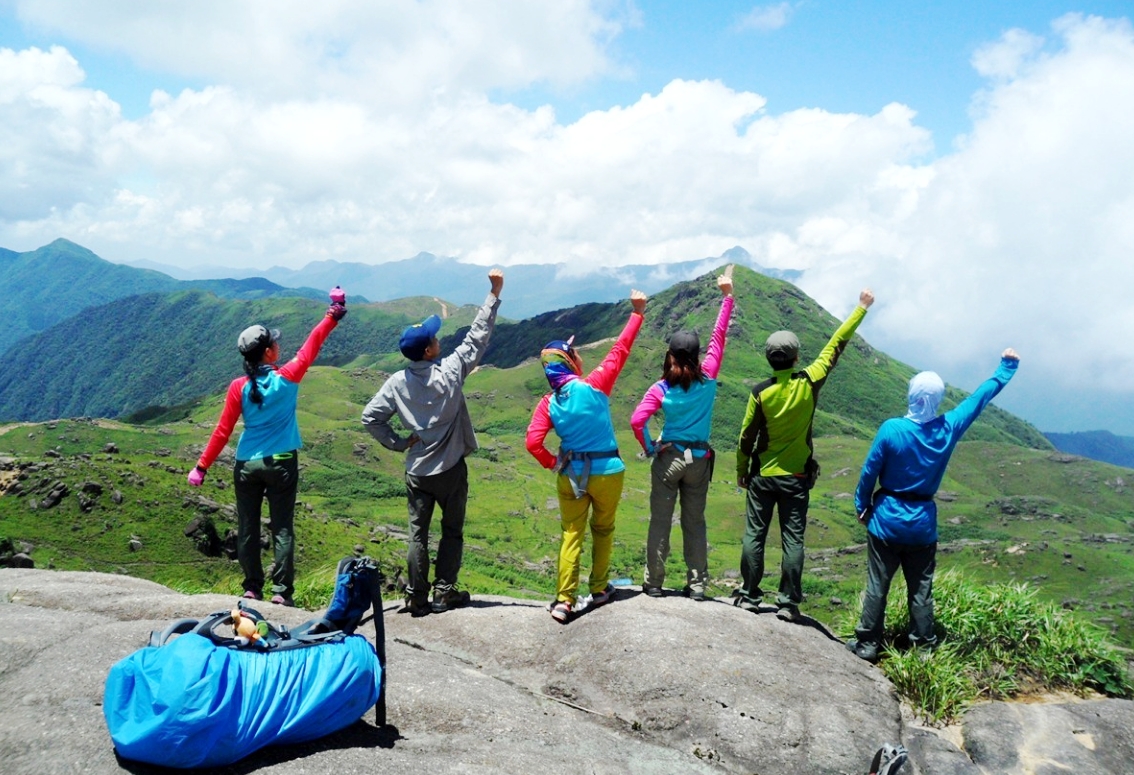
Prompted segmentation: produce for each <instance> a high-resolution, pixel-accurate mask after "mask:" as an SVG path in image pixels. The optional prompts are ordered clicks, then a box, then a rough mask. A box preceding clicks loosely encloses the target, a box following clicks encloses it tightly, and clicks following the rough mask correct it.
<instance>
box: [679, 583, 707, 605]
mask: <svg viewBox="0 0 1134 775" xmlns="http://www.w3.org/2000/svg"><path fill="white" fill-rule="evenodd" d="M681 594H682V595H684V596H685V597H687V598H689V599H690V600H696V601H697V602H698V603H700V602H702V601H703V600H704V599H705V590H704V589H698V588H697V587H685V588H684V589H683V590H681Z"/></svg>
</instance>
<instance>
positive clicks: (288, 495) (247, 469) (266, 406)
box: [189, 286, 346, 606]
mask: <svg viewBox="0 0 1134 775" xmlns="http://www.w3.org/2000/svg"><path fill="white" fill-rule="evenodd" d="M345 315H346V294H345V293H343V291H342V289H340V288H338V287H337V286H336V287H335V289H334V290H333V291H331V306H330V307H328V308H327V312H326V314H325V315H324V316H323V319H322V320H320V321H319V324H318V325H317V326H315V328H314V330H312V332H311V334H310V335H309V336H308V337H307V341H306V342H304V343H303V346H302V347H300V348H299V352H298V353H296V354H295V358H293V359H292V360H290V361H288V362H287V363H286V364H284V365H283V366H277V365H276V363H277V361H279V358H280V343H279V335H280V332H279V331H278V330H276V329H271V330H269V329H267V328H265V327H264V326H250V327H249V328H246V329H244V331H242V332H241V334H240V337H239V338H238V339H237V343H236V346H237V349H238V350H240V354H241V355H242V356H243V357H244V374H245V376H243V377H238V378H237V379H234V380H233V381H232V383H231V384H230V385H229V386H228V393H227V395H226V396H225V402H224V409H222V410H221V416H220V419H219V420H218V421H217V427H216V429H215V430H214V431H213V435H212V436H211V437H210V438H209V443H208V444H207V445H205V451H204V452H202V453H201V457H200V459H198V461H197V465H196V467H195V468H194V469H193V470H192V471H190V472H189V484H191V485H192V486H194V487H200V486H201V485H202V484H203V483H204V481H205V474H206V473H207V472H208V470H209V466H211V465H212V464H213V463H214V462H215V461H216V459H217V457H218V456H219V455H220V453H221V451H222V450H224V448H225V445H226V444H228V440H229V438H230V437H231V436H232V431H233V429H234V428H235V427H236V421H237V420H239V419H241V418H243V419H244V432H243V433H241V434H240V441H239V442H237V445H236V465H235V466H234V469H233V482H234V485H235V490H236V520H237V523H236V524H237V528H236V557H237V560H239V562H240V569H241V570H242V571H243V572H244V597H246V598H249V599H252V600H261V599H262V598H263V587H264V581H265V579H264V567H263V564H262V563H261V561H260V511H261V509H262V508H263V504H264V499H265V498H266V499H267V501H268V513H269V515H270V522H269V524H268V528H269V530H271V532H272V544H273V547H274V550H275V564H274V566H273V568H272V593H273V594H272V602H273V603H277V604H279V605H288V606H290V605H293V602H292V595H293V593H294V591H295V531H294V523H295V493H296V490H297V488H298V485H299V457H298V454H299V447H301V446H302V442H301V441H300V438H299V423H298V422H297V421H296V417H295V408H296V403H297V401H298V399H299V383H300V381H301V380H302V379H303V377H304V375H305V374H306V373H307V369H308V368H309V367H310V366H311V364H312V363H314V362H315V359H316V358H317V357H319V349H320V348H321V347H322V346H323V342H324V341H326V339H327V337H328V336H329V335H330V333H331V331H333V330H334V329H335V326H337V325H338V323H339V321H340V320H342V319H343V316H345Z"/></svg>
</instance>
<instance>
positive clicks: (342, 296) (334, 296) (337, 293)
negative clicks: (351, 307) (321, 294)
mask: <svg viewBox="0 0 1134 775" xmlns="http://www.w3.org/2000/svg"><path fill="white" fill-rule="evenodd" d="M331 303H332V304H342V305H343V306H344V307H345V306H346V291H344V290H343V289H342V288H340V287H339V286H337V285H336V286H335V287H334V288H332V289H331Z"/></svg>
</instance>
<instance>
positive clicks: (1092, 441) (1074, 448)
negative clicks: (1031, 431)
mask: <svg viewBox="0 0 1134 775" xmlns="http://www.w3.org/2000/svg"><path fill="white" fill-rule="evenodd" d="M1044 436H1046V437H1047V440H1048V441H1050V442H1051V443H1052V444H1054V445H1055V448H1056V449H1058V450H1059V451H1060V452H1066V453H1068V454H1071V455H1082V456H1083V457H1089V458H1090V459H1091V460H1101V461H1102V462H1104V463H1112V464H1114V465H1116V466H1125V467H1126V468H1134V438H1131V437H1130V436H1118V435H1115V434H1113V433H1111V432H1110V431H1083V432H1081V433H1045V434H1044Z"/></svg>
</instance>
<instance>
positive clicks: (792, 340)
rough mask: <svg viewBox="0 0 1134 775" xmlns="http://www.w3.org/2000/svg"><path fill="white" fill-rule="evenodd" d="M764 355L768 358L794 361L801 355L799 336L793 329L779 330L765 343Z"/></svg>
mask: <svg viewBox="0 0 1134 775" xmlns="http://www.w3.org/2000/svg"><path fill="white" fill-rule="evenodd" d="M764 355H765V356H767V358H768V360H773V359H774V360H777V361H785V360H787V361H794V360H795V359H796V357H797V356H798V355H799V337H797V336H796V335H795V334H793V333H792V332H791V331H777V332H776V333H774V334H772V335H771V336H769V337H768V341H767V342H766V343H765V344H764Z"/></svg>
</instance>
